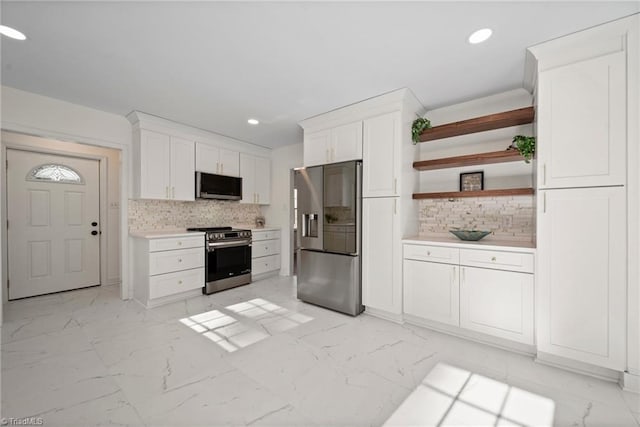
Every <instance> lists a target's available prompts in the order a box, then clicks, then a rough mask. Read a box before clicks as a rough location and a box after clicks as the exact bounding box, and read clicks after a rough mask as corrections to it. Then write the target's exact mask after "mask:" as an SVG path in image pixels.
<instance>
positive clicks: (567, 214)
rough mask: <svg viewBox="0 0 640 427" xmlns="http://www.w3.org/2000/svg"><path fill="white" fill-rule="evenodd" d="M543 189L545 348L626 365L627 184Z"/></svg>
mask: <svg viewBox="0 0 640 427" xmlns="http://www.w3.org/2000/svg"><path fill="white" fill-rule="evenodd" d="M541 193H542V194H540V195H539V199H538V210H539V211H538V245H537V246H538V262H537V264H538V266H537V272H536V319H537V322H538V324H537V328H536V330H537V343H538V350H540V351H542V352H545V353H550V354H554V355H558V356H563V357H567V358H570V359H575V360H579V361H582V362H586V363H590V364H593V365H598V366H603V367H606V368H611V369H615V370H618V371H622V370H624V368H625V342H626V338H625V334H626V332H625V331H626V326H625V324H626V299H627V298H626V262H627V261H626V256H627V253H626V214H625V212H626V206H625V205H626V203H625V189H624V187H604V188H588V189H586V188H585V189H581V188H580V189H571V190H547V191H542V192H541Z"/></svg>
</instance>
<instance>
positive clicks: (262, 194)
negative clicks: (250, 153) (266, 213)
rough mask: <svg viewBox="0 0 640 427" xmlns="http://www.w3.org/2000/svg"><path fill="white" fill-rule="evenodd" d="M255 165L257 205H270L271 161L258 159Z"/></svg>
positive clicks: (263, 158) (262, 158)
mask: <svg viewBox="0 0 640 427" xmlns="http://www.w3.org/2000/svg"><path fill="white" fill-rule="evenodd" d="M255 164H256V170H255V192H256V203H258V204H261V205H268V204H269V203H271V200H270V199H271V160H269V159H267V158H265V157H256V159H255Z"/></svg>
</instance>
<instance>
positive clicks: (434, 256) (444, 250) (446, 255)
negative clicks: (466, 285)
mask: <svg viewBox="0 0 640 427" xmlns="http://www.w3.org/2000/svg"><path fill="white" fill-rule="evenodd" d="M459 256H460V250H459V249H456V248H448V247H446V246H427V245H409V244H405V245H404V254H403V257H404V259H413V260H416V261H431V262H442V263H445V264H458V262H459V259H460V258H459Z"/></svg>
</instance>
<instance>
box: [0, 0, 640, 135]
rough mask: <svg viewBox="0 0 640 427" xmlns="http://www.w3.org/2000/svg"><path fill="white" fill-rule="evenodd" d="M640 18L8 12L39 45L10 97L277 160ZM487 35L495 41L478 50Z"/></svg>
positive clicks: (234, 5) (593, 7) (501, 84)
mask: <svg viewBox="0 0 640 427" xmlns="http://www.w3.org/2000/svg"><path fill="white" fill-rule="evenodd" d="M639 5H640V3H639V2H638V1H627V2H591V1H588V2H575V1H574V2H566V3H565V2H538V1H536V2H477V1H475V2H464V3H463V2H406V3H404V2H357V3H345V2H333V3H329V2H281V3H271V2H254V3H245V2H161V1H157V2H54V1H46V2H31V1H21V2H7V1H3V2H2V6H1V7H2V9H1V13H2V15H1V21H2V24H5V25H10V26H13V27H15V28H17V29H19V30H21V31H23V32H24V33H26V35H27V37H28V40H27V41H25V42H17V41H13V40H8V39H6V38H4V37H3V39H2V45H1V48H2V84H3V85H7V86H11V87H15V88H18V89H22V90H26V91H30V92H35V93H38V94H42V95H46V96H50V97H53V98H58V99H62V100H66V101H69V102H73V103H77V104H81V105H86V106H89V107H92V108H96V109H99V110H104V111H108V112H112V113H116V114H121V115H126V114H127V113H129V112H130V111H132V110H139V111H143V112H146V113H150V114H154V115H157V116H160V117H164V118H167V119H170V120H174V121H177V122H181V123H184V124H188V125H191V126H196V127H199V128H202V129H207V130H210V131H214V132H218V133H221V134H224V135H228V136H232V137H235V138H238V139H241V140H244V141H248V142H252V143H255V144H258V145H262V146H267V147H277V146H281V145H287V144H292V143H296V142H300V141H301V140H302V131H301V129H300V128H299V127H298V126H297V122H298V121H300V120H302V119H304V118H307V117H310V116H313V115H316V114H319V113H323V112H325V111H329V110H331V109H334V108H337V107H341V106H344V105H347V104H351V103H354V102H357V101H360V100H362V99H365V98H369V97H372V96H375V95H378V94H381V93H384V92H388V91H391V90H394V89H398V88H401V87H409V88H411V89H412V90H413V92H414V93H415V94H416V96H417V97H418V99H420V100H421V102H422V103H423V105H424V106H425V107H426V108H427V109H432V108H436V107H440V106H443V105H447V104H452V103H457V102H460V101H464V100H468V99H472V98H476V97H480V96H484V95H489V94H493V93H497V92H501V91H504V90H508V89H514V88H517V87H522V80H523V75H524V58H525V48H526V47H527V46H531V45H533V44H536V43H539V42H542V41H545V40H549V39H552V38H555V37H558V36H562V35H565V34H568V33H571V32H574V31H577V30H580V29H583V28H587V27H590V26H593V25H596V24H599V23H602V22H606V21H609V20H612V19H615V18H618V17H622V16H626V15H629V14H632V13H635V12H638V11H639V10H640V7H639ZM482 27H491V28H493V30H494V36H493V37H492V38H491V39H490V40H489V41H488V42H486V43H484V44H481V45H476V46H472V45H470V44H468V43H467V42H466V39H467V36H468V35H469V34H470V33H471V32H472V31H474V30H476V29H479V28H482ZM249 117H255V118H257V119H259V120H260V121H261V124H260V125H259V126H257V127H252V126H250V125H248V124H247V119H248V118H249Z"/></svg>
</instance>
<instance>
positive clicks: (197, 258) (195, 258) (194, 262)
mask: <svg viewBox="0 0 640 427" xmlns="http://www.w3.org/2000/svg"><path fill="white" fill-rule="evenodd" d="M203 265H204V248H193V249H181V250H179V251H164V252H152V253H150V254H149V275H150V276H153V275H156V274H164V273H171V272H173V271H181V270H189V269H191V268H196V267H202V266H203Z"/></svg>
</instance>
